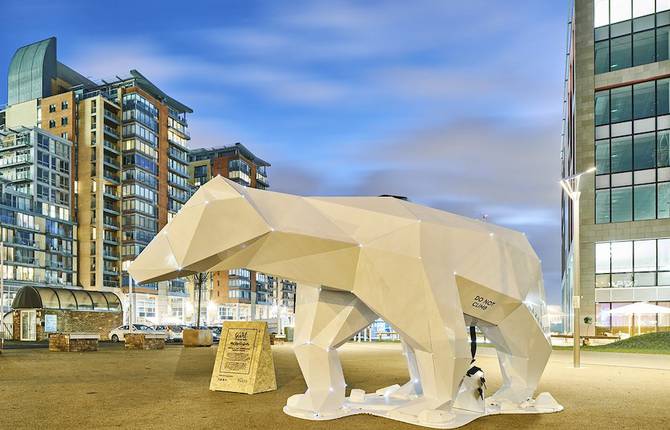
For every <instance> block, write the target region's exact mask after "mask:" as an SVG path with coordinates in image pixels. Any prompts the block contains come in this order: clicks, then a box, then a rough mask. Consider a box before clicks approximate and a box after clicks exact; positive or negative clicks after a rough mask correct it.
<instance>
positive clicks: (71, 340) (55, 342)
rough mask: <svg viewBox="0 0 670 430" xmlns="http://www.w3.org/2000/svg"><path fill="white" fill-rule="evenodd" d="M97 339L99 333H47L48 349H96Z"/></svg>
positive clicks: (74, 350) (66, 350)
mask: <svg viewBox="0 0 670 430" xmlns="http://www.w3.org/2000/svg"><path fill="white" fill-rule="evenodd" d="M99 340H100V335H99V334H97V333H51V334H50V335H49V351H54V352H85V351H97V350H98V341H99Z"/></svg>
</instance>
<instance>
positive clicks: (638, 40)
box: [633, 19, 655, 66]
mask: <svg viewBox="0 0 670 430" xmlns="http://www.w3.org/2000/svg"><path fill="white" fill-rule="evenodd" d="M652 21H653V19H652ZM652 25H653V24H652ZM654 38H655V31H654V30H648V31H642V32H640V33H635V34H633V66H639V65H641V64H648V63H653V62H654V59H655V46H654V43H655V40H654Z"/></svg>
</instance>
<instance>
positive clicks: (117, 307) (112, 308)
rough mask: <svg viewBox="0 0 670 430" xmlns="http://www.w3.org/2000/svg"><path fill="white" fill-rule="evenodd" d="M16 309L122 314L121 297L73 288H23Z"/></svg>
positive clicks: (15, 300) (16, 299) (13, 306)
mask: <svg viewBox="0 0 670 430" xmlns="http://www.w3.org/2000/svg"><path fill="white" fill-rule="evenodd" d="M12 308H14V309H36V308H39V309H58V310H78V311H107V312H122V311H123V308H122V306H121V300H120V299H119V297H118V296H117V295H116V294H114V293H110V292H107V291H86V290H75V289H71V288H51V287H23V288H21V289H20V290H19V291H18V292H17V293H16V297H14V301H13V302H12Z"/></svg>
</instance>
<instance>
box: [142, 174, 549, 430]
mask: <svg viewBox="0 0 670 430" xmlns="http://www.w3.org/2000/svg"><path fill="white" fill-rule="evenodd" d="M242 267H244V268H248V269H251V270H256V271H259V272H263V273H268V274H271V275H275V276H277V277H280V278H286V279H292V280H295V281H297V282H299V287H298V296H297V304H296V308H297V309H296V313H297V315H296V328H295V338H294V342H295V347H294V349H295V354H296V356H297V359H298V362H299V365H300V369H301V370H302V373H303V376H304V377H305V381H306V383H307V387H308V389H307V391H306V392H305V393H304V394H299V395H296V396H292V397H291V398H290V399H289V400H288V403H287V406H286V407H285V408H284V410H285V412H286V413H288V414H290V415H293V416H297V417H301V418H307V419H333V418H339V417H342V416H346V415H351V414H356V413H370V414H374V415H380V416H385V417H387V418H391V419H396V420H400V421H405V422H410V423H414V424H419V425H424V426H430V427H435V428H453V427H457V426H460V425H463V424H465V423H467V422H469V421H471V420H473V419H475V418H477V417H479V416H482V415H487V414H496V413H543V412H555V411H558V410H561V409H562V407H561V406H560V405H558V404H557V403H556V402H555V401H554V400H553V399H552V398H551V396H550V395H548V394H546V393H544V394H542V395H541V396H539V397H538V399H536V400H533V399H532V396H533V393H534V391H535V389H536V388H537V385H538V382H539V380H540V376H541V375H542V372H543V370H544V367H545V365H546V363H547V360H548V359H549V355H550V353H551V344H550V343H549V341H548V339H547V336H546V335H545V333H544V331H543V329H542V326H541V324H540V323H539V321H540V320H541V318H542V315H543V311H544V288H543V283H542V274H541V267H540V261H539V260H538V258H537V256H536V255H535V253H534V251H533V249H532V248H531V246H530V244H529V243H528V241H527V240H526V238H525V236H524V235H522V234H521V233H518V232H515V231H512V230H508V229H505V228H502V227H498V226H495V225H492V224H488V223H484V222H481V221H476V220H472V219H468V218H464V217H461V216H458V215H454V214H451V213H447V212H444V211H440V210H436V209H432V208H429V207H425V206H421V205H417V204H413V203H410V202H407V201H404V200H401V199H396V198H392V197H300V196H294V195H289V194H281V193H275V192H269V191H262V190H257V189H252V188H245V187H243V186H240V185H238V184H236V183H234V182H232V181H229V180H227V179H224V178H222V177H220V176H219V177H216V178H214V179H212V180H211V181H210V182H208V183H207V184H205V185H204V186H202V187H201V188H200V189H199V190H198V191H197V192H196V193H195V194H194V195H193V197H191V199H190V200H189V201H188V202H187V203H186V204H185V205H184V207H183V208H182V209H181V210H180V212H179V213H178V214H177V215H176V217H174V218H173V219H172V221H171V222H170V223H168V225H166V226H165V227H164V228H163V230H162V231H161V232H160V233H159V234H158V235H157V236H156V237H155V238H154V239H153V240H152V242H151V243H150V244H149V245H148V246H147V248H146V249H145V250H144V251H143V252H142V253H141V254H140V255H139V256H138V257H137V259H136V260H135V261H134V262H133V263H132V264H131V265H130V268H129V272H130V274H131V276H132V277H133V278H134V279H135V280H136V281H138V282H148V281H157V280H164V279H172V278H176V277H180V276H185V275H188V274H190V273H194V272H202V271H217V270H229V269H234V268H242ZM377 318H383V319H384V320H385V321H386V322H388V323H389V324H390V325H392V326H393V328H394V329H395V330H396V331H397V332H398V333H399V334H400V336H401V338H402V341H403V348H404V350H405V355H406V356H407V361H408V368H409V373H410V381H409V382H408V383H407V384H405V385H404V386H402V387H399V386H395V387H388V388H386V389H382V390H380V391H378V392H377V393H374V394H369V395H366V394H365V393H363V392H361V391H360V390H352V393H351V397H350V398H345V390H346V384H345V381H344V376H343V373H342V367H341V365H340V361H339V358H338V354H337V348H338V347H339V346H341V345H342V344H343V343H345V342H347V340H349V339H350V338H351V337H352V336H354V335H355V334H356V333H357V332H359V331H360V330H362V329H363V328H365V327H367V326H368V325H369V324H370V323H371V322H373V321H374V320H375V319H377ZM468 326H477V327H479V329H480V330H481V331H482V332H483V333H484V334H485V335H486V337H487V338H488V339H490V340H491V342H493V344H494V345H495V347H496V350H497V354H498V359H499V363H500V367H501V370H502V376H503V385H502V387H501V388H500V389H499V390H498V391H497V392H496V393H495V394H494V395H493V396H492V398H491V399H487V402H486V404H484V402H483V401H481V402H478V401H477V400H476V398H477V397H478V396H479V395H478V394H476V393H473V391H472V387H471V386H472V384H470V383H469V381H468V380H467V379H466V372H468V370H469V368H470V366H471V362H472V356H471V353H470V345H469V337H468V333H467V331H468V330H467V328H468ZM382 365H383V363H382ZM464 379H466V380H465V381H464Z"/></svg>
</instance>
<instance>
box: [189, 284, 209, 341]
mask: <svg viewBox="0 0 670 430" xmlns="http://www.w3.org/2000/svg"><path fill="white" fill-rule="evenodd" d="M208 275H209V274H208V273H207V272H200V273H194V274H193V275H191V279H193V285H194V286H195V287H196V288H197V290H198V317H197V320H196V321H197V323H196V327H198V328H200V309H201V307H202V284H204V283H205V281H207V276H208Z"/></svg>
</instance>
